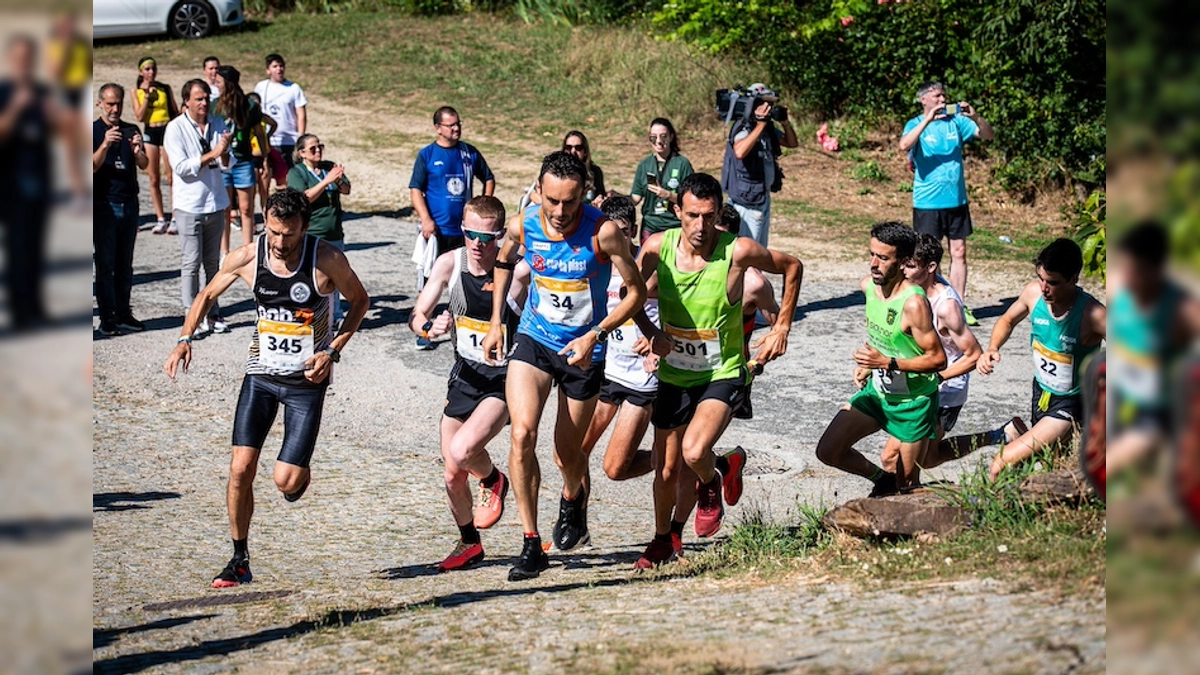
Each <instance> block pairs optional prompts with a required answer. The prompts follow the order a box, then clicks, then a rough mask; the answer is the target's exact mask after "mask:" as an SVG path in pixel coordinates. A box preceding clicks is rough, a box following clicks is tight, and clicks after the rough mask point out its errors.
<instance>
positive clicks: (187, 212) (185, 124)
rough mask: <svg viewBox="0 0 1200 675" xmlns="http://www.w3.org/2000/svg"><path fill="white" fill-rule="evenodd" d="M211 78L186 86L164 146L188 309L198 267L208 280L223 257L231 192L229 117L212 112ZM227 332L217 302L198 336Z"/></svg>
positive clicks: (196, 286) (196, 287)
mask: <svg viewBox="0 0 1200 675" xmlns="http://www.w3.org/2000/svg"><path fill="white" fill-rule="evenodd" d="M210 93H211V92H210V90H209V88H208V83H206V82H205V81H204V80H200V79H196V80H189V81H188V82H187V83H186V84H184V85H183V90H182V95H183V110H184V114H182V115H180V116H178V117H176V118H175V119H173V120H171V122H170V123H168V124H167V129H166V132H165V133H164V138H163V149H164V150H166V154H167V156H168V157H170V158H171V171H172V172H173V173H174V175H175V181H174V182H173V183H172V184H171V206H172V208H173V209H174V211H175V222H176V223H178V225H179V244H180V248H181V249H182V257H183V262H182V268H181V277H182V288H183V306H184V308H185V310H186V309H187V308H189V307H191V306H192V302H193V301H195V299H196V294H197V293H198V292H199V291H200V288H201V283H200V266H201V264H203V266H204V277H205V281H206V282H207V281H211V280H212V279H213V277H214V276H215V275H216V273H217V270H218V268H219V267H220V262H221V233H222V232H223V231H224V229H225V215H224V214H225V209H226V208H228V207H229V195H228V194H227V193H226V191H225V185H224V183H223V182H222V181H221V163H222V162H228V160H229V157H228V152H229V141H230V138H231V136H232V134H231V133H230V131H229V130H227V129H226V128H225V122H224V121H223V120H221V119H220V118H217V117H212V116H211V115H209V114H208V108H209V104H210V101H209V94H210ZM210 330H211V331H213V332H217V333H227V332H229V327H228V326H227V325H226V324H225V321H224V320H223V319H222V318H221V315H220V311H219V308H218V307H217V305H216V303H213V306H212V309H210V310H209V314H208V316H207V317H206V318H205V320H204V321H203V322H202V323H201V324H200V326H199V327H198V328H197V329H196V334H197V336H199V335H202V334H205V333H208V332H209V331H210Z"/></svg>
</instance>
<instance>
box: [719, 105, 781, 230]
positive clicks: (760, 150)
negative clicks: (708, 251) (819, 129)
mask: <svg viewBox="0 0 1200 675" xmlns="http://www.w3.org/2000/svg"><path fill="white" fill-rule="evenodd" d="M748 91H749V93H750V95H752V96H754V102H753V103H752V104H751V105H752V106H753V110H752V111H751V112H752V115H751V116H750V117H744V118H742V119H740V120H738V121H736V122H734V123H733V126H731V127H730V129H729V135H728V136H727V137H726V139H725V159H724V161H723V163H722V166H721V189H723V190H725V192H726V194H728V195H729V203H730V204H733V208H735V209H737V212H738V215H739V216H741V217H742V227H741V231H740V234H741V236H743V237H749V238H751V239H753V240H754V241H757V242H758V243H760V244H762V245H763V246H764V247H765V246H767V242H768V241H769V240H770V226H771V193H772V192H779V190H780V189H781V188H782V187H783V170H782V169H780V168H779V163H778V161H777V160H778V159H779V156H780V155H781V154H783V150H782V148H794V147H797V146H798V145H800V141H799V140H798V139H797V138H796V130H795V129H793V128H792V123H791V121H790V120H788V117H787V108H785V107H783V106H781V105H778V102H779V96H778V95H776V93H775V92H773V91H771V90H770V89H768V88H767V85H765V84H761V83H760V84H754V85H751V86H750V89H749V90H748ZM776 109H777V110H776ZM775 119H778V120H779V121H780V123H781V124H782V125H783V133H782V134H780V133H779V128H778V127H776V126H775V122H774V120H775Z"/></svg>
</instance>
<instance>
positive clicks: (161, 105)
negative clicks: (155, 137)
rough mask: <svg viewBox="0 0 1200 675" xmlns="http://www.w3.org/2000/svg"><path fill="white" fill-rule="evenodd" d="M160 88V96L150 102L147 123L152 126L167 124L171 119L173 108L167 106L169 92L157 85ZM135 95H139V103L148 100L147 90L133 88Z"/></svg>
mask: <svg viewBox="0 0 1200 675" xmlns="http://www.w3.org/2000/svg"><path fill="white" fill-rule="evenodd" d="M156 89H158V92H157V93H158V97H157V98H155V99H154V100H153V101H151V102H150V117H149V118H147V119H146V124H149V125H151V126H154V125H157V124H166V123H167V122H170V121H171V110H170V108H169V107H168V106H167V92H166V90H165V89H163V88H162V87H161V86H156ZM133 95H134V96H136V97H137V101H138V105H144V104H145V102H146V90H145V89H142V88H140V87H139V88H137V89H134V90H133Z"/></svg>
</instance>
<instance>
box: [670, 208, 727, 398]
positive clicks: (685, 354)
mask: <svg viewBox="0 0 1200 675" xmlns="http://www.w3.org/2000/svg"><path fill="white" fill-rule="evenodd" d="M680 232H682V229H681V228H674V229H670V230H667V231H666V232H664V233H663V238H662V249H661V251H660V252H659V259H658V315H659V319H660V320H661V321H662V327H663V330H664V331H666V332H667V333H668V334H669V335H670V336H671V337H672V338H674V339H675V348H674V350H673V351H672V352H671V353H670V354H668V355H667V356H666V357H664V358H663V359H662V360H661V361H660V362H659V365H658V378H659V380H661V381H663V382H666V383H668V384H671V385H674V386H676V387H694V386H698V385H702V384H707V383H709V382H713V381H716V380H728V379H733V378H735V377H738V376H739V375H740V373H741V369H742V366H744V365H745V364H746V359H745V357H744V356H743V355H742V342H743V340H744V337H743V335H742V301H741V299H740V298H739V299H738V301H737V302H736V303H734V304H730V302H729V291H728V280H729V268H730V266H731V265H732V264H733V248H734V244H735V243H736V242H737V237H736V236H734V235H732V234H728V233H723V234H722V235H721V238H720V239H719V240H718V241H717V247H716V248H715V249H714V250H713V254H712V258H711V259H710V260H709V261H708V264H707V265H705V266H704V268H703V269H701V270H698V271H696V272H682V271H680V270H679V268H678V267H677V266H676V264H675V247H676V245H677V244H678V243H679V235H680Z"/></svg>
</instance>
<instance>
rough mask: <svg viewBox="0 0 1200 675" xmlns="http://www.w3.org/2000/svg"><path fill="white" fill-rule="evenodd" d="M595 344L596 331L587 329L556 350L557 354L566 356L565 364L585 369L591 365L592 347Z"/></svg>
mask: <svg viewBox="0 0 1200 675" xmlns="http://www.w3.org/2000/svg"><path fill="white" fill-rule="evenodd" d="M595 346H596V332H595V331H590V330H589V331H588V332H587V333H585V334H583V335H580V336H579V337H577V338H575V339H574V340H571V341H570V342H568V343H567V346H566V347H563V348H562V349H560V350H558V355H559V356H565V357H567V365H568V366H575V367H577V368H579V369H581V370H587V369H588V368H589V367H591V365H592V348H593V347H595Z"/></svg>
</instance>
